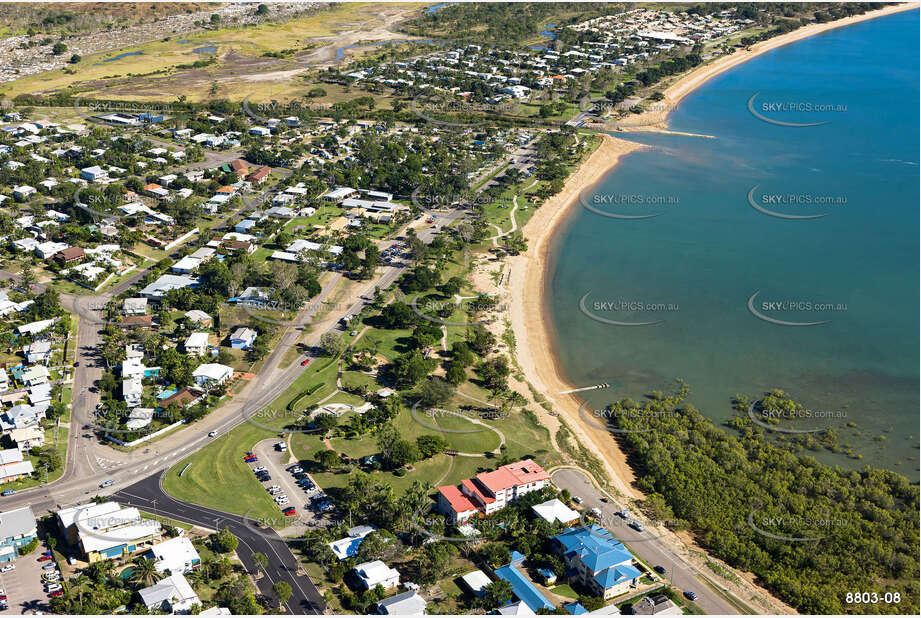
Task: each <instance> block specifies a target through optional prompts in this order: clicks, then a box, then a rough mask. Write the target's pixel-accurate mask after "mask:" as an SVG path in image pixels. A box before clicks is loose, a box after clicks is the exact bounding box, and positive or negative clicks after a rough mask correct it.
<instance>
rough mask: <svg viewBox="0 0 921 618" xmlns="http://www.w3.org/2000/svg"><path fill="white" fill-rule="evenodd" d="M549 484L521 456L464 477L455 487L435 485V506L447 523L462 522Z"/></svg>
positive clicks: (537, 468) (547, 478) (541, 472)
mask: <svg viewBox="0 0 921 618" xmlns="http://www.w3.org/2000/svg"><path fill="white" fill-rule="evenodd" d="M549 484H550V475H549V474H547V473H546V472H545V471H544V469H543V468H542V467H541V466H540V465H539V464H538V463H536V462H535V461H533V460H531V459H525V460H523V461H518V462H515V463H513V464H509V465H507V466H501V467H500V468H498V469H497V470H494V471H492V472H481V473H479V474H477V475H476V476H475V477H474V478H472V479H464V480H463V481H461V484H460V486H459V487H454V486H452V485H447V486H443V487H439V488H438V509H439V511H440V512H441V513H442V514H444V515H445V516H446V517H447V518H448V521H449V522H450V523H452V524H456V523H462V522H464V521H466V520H467V519H469V518H470V517H472V516H473V515H475V514H477V513H480V514H482V515H490V514H492V513H495V512H496V511H498V510H500V509H502V508H505V506H506V505H508V504H509V503H510V502H514V501H515V500H517V499H518V498H520V497H521V496H524V495H526V494H529V493H531V492H534V491H538V490H540V489H543V488H544V487H546V486H547V485H549ZM458 490H459V491H458ZM458 494H460V495H458Z"/></svg>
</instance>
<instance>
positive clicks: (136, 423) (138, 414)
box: [125, 408, 156, 431]
mask: <svg viewBox="0 0 921 618" xmlns="http://www.w3.org/2000/svg"><path fill="white" fill-rule="evenodd" d="M155 414H156V410H154V409H153V408H134V409H132V410H131V412H129V413H128V418H127V419H126V421H125V429H130V430H131V431H138V430H139V429H144V428H145V427H147V426H148V425H150V423H151V422H152V421H153V418H154V415H155Z"/></svg>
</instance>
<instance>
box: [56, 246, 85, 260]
mask: <svg viewBox="0 0 921 618" xmlns="http://www.w3.org/2000/svg"><path fill="white" fill-rule="evenodd" d="M85 257H86V253H85V252H84V251H83V249H81V248H80V247H67V248H66V249H61V250H60V251H58V252H57V253H55V254H54V258H53V259H54V261H56V262H58V263H60V264H71V263H73V262H79V261H80V260H82V259H84V258H85Z"/></svg>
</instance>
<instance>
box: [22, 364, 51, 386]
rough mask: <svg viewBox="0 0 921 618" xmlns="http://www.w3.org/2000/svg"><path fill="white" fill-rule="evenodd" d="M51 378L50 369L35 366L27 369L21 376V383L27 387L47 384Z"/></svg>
mask: <svg viewBox="0 0 921 618" xmlns="http://www.w3.org/2000/svg"><path fill="white" fill-rule="evenodd" d="M50 378H51V374H50V373H48V368H47V367H45V366H44V365H33V366H31V367H29V368H27V369H25V370H24V371H23V372H22V373H21V374H20V376H19V381H20V382H22V383H23V384H25V385H26V386H38V385H39V384H45V383H46V382H48V380H49V379H50Z"/></svg>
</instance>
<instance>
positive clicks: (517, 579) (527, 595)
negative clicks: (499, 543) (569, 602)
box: [495, 551, 556, 613]
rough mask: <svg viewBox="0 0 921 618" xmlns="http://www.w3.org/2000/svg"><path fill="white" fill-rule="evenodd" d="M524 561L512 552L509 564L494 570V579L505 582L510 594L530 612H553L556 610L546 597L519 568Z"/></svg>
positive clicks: (522, 557)
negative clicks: (509, 588)
mask: <svg viewBox="0 0 921 618" xmlns="http://www.w3.org/2000/svg"><path fill="white" fill-rule="evenodd" d="M524 560H525V557H524V555H523V554H521V553H519V552H517V551H512V559H511V562H509V563H508V564H507V565H505V566H502V567H499V568H498V569H496V570H495V574H496V577H498V578H499V579H504V580H505V581H507V582H508V583H509V584H510V585H511V587H512V593H514V595H515V596H516V597H518V599H519V600H520V601H521V602H523V603H524V604H525V605H527V606H528V607H529V608H530V610H531V611H532V612H534V613H537V611H538V610H539V609H547V610H550V611H551V612H553V610H554V609H556V607H554V605H553V603H551V602H550V601H549V600H547V597H545V596H544V595H543V593H542V592H541V591H540V590H538V589H537V586H535V585H534V584H533V583H531V580H530V579H528V577H527V575H525V574H524V573H523V572H522V571H521V569H520V568H519V566H521V564H522V563H523V562H524Z"/></svg>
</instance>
